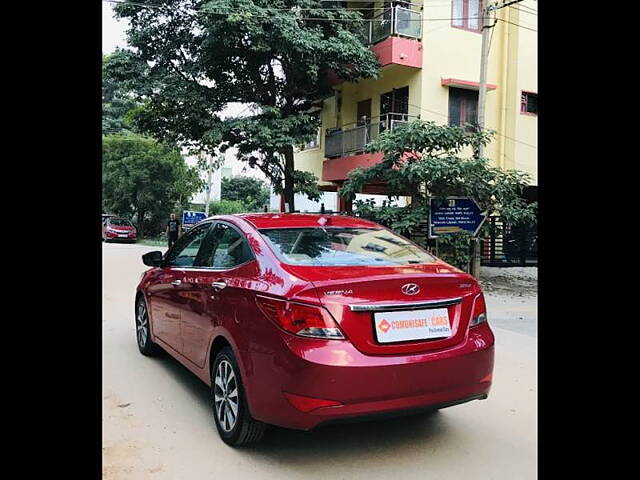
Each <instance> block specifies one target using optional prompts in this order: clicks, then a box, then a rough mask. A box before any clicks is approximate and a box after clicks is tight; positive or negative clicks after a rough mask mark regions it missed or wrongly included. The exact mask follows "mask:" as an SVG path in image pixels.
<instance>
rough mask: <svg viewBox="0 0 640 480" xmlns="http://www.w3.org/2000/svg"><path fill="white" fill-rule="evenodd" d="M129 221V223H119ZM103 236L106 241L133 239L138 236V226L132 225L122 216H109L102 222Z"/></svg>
mask: <svg viewBox="0 0 640 480" xmlns="http://www.w3.org/2000/svg"><path fill="white" fill-rule="evenodd" d="M124 222H127V223H128V225H117V223H124ZM102 238H103V240H105V241H109V240H119V241H129V242H131V241H133V242H135V241H136V239H137V238H138V232H137V230H136V227H134V226H133V225H131V223H130V222H129V221H128V220H125V219H123V218H120V217H114V216H111V217H107V218H105V219H104V220H103V224H102Z"/></svg>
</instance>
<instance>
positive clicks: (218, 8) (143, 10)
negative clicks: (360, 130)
mask: <svg viewBox="0 0 640 480" xmlns="http://www.w3.org/2000/svg"><path fill="white" fill-rule="evenodd" d="M144 4H149V5H144ZM151 4H152V5H153V7H151V6H150V5H151ZM326 6H327V4H326V3H323V2H321V1H320V0H212V1H203V0H153V2H147V1H143V0H141V1H139V2H136V4H130V3H121V4H118V5H116V6H115V7H114V10H115V12H116V14H117V15H118V16H119V17H123V18H128V19H129V24H130V29H129V31H128V43H129V45H130V46H131V47H133V48H134V49H135V50H127V51H121V52H118V62H117V63H114V66H113V68H112V69H111V70H110V72H108V74H109V75H112V77H113V78H114V79H116V80H118V81H120V82H122V84H123V85H124V84H126V86H127V88H129V89H131V91H134V92H136V94H137V95H138V98H139V99H140V100H141V101H143V105H142V106H141V107H139V108H138V109H136V110H135V111H134V112H133V113H132V114H131V116H130V118H131V120H132V122H134V124H135V125H136V126H137V127H138V128H140V129H141V130H142V131H145V132H148V133H150V134H152V135H153V136H155V137H156V138H160V139H163V140H171V141H175V142H177V143H178V144H179V145H182V146H194V145H197V146H198V148H200V149H202V148H207V149H208V150H209V153H214V151H215V150H216V149H217V148H218V147H219V145H220V142H221V141H224V145H233V146H238V148H239V158H240V159H241V160H244V161H247V162H248V163H249V164H250V165H251V166H252V167H256V168H260V169H261V170H262V171H263V172H264V173H265V175H266V176H267V178H268V179H269V180H270V181H271V182H272V184H273V185H274V187H275V188H276V189H277V190H278V189H279V190H282V191H283V192H284V195H285V199H286V201H287V202H289V203H290V205H291V207H292V208H293V206H294V205H293V194H294V192H295V191H298V192H302V193H305V194H307V195H310V196H311V198H313V197H314V196H315V194H316V192H317V187H315V188H314V186H315V183H316V181H317V179H315V178H314V177H312V176H311V175H307V174H303V173H302V172H299V171H297V170H296V169H295V165H294V157H293V148H294V145H299V144H303V143H306V142H308V141H309V140H311V139H312V138H313V137H315V135H316V133H317V127H318V120H317V119H316V118H315V117H313V116H312V115H310V114H309V112H310V110H311V108H312V107H313V106H314V103H315V102H318V101H320V100H322V99H323V98H326V97H328V96H331V95H332V94H333V90H332V87H331V85H330V83H329V79H328V75H327V74H328V72H329V71H333V72H334V73H335V75H336V76H337V77H338V78H341V79H343V80H346V81H351V80H356V79H359V78H370V77H376V76H377V75H378V71H379V65H378V62H377V59H376V57H375V55H374V54H373V53H372V52H371V50H370V49H369V48H368V47H367V46H366V45H364V43H363V42H362V40H361V37H360V32H361V29H362V25H363V24H362V16H361V14H360V13H359V12H356V11H353V10H346V9H328V8H326ZM230 102H240V103H245V104H250V105H252V106H253V115H251V116H248V117H238V118H225V119H222V118H221V117H220V115H219V112H220V111H221V110H222V109H223V107H224V106H225V105H226V104H227V103H230ZM254 152H256V153H254ZM315 198H318V197H315Z"/></svg>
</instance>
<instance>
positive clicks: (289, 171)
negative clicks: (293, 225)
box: [284, 147, 295, 212]
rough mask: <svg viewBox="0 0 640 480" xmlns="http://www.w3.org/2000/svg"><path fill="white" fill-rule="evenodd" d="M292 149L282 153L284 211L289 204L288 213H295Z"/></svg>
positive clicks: (288, 148)
mask: <svg viewBox="0 0 640 480" xmlns="http://www.w3.org/2000/svg"><path fill="white" fill-rule="evenodd" d="M294 169H295V168H294V163H293V147H287V148H286V150H285V151H284V202H285V211H286V204H289V212H294V211H295V204H294V194H293V171H294Z"/></svg>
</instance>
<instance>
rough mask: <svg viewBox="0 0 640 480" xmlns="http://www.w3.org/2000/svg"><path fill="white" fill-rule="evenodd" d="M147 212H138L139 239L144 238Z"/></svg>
mask: <svg viewBox="0 0 640 480" xmlns="http://www.w3.org/2000/svg"><path fill="white" fill-rule="evenodd" d="M145 213H146V212H145V211H144V210H138V232H137V233H138V235H137V236H138V237H140V238H142V237H143V236H144V227H143V226H142V222H143V221H144V214H145Z"/></svg>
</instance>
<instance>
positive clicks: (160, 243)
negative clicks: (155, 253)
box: [137, 238, 167, 247]
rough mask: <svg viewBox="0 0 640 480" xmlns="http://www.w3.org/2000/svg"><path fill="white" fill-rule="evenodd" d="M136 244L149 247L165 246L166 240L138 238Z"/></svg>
mask: <svg viewBox="0 0 640 480" xmlns="http://www.w3.org/2000/svg"><path fill="white" fill-rule="evenodd" d="M137 243H139V244H140V245H149V246H151V247H166V246H167V240H166V239H163V238H139V239H138V242H137Z"/></svg>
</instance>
